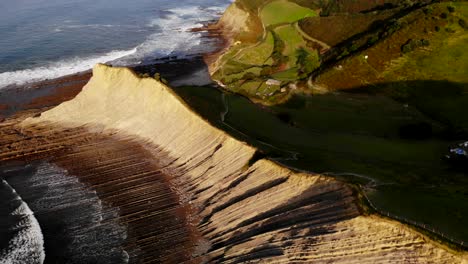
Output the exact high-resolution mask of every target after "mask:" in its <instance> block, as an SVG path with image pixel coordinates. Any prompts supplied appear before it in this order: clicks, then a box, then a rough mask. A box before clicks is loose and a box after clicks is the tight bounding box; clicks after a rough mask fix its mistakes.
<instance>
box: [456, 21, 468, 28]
mask: <svg viewBox="0 0 468 264" xmlns="http://www.w3.org/2000/svg"><path fill="white" fill-rule="evenodd" d="M458 25H460V27H462V28H464V29H467V27H466V21H465V20H464V19H461V18H460V19H459V20H458Z"/></svg>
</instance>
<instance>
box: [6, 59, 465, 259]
mask: <svg viewBox="0 0 468 264" xmlns="http://www.w3.org/2000/svg"><path fill="white" fill-rule="evenodd" d="M28 116H30V118H28V119H26V120H24V121H21V120H23V119H24V117H23V118H16V119H12V118H9V119H7V120H6V121H5V122H3V123H2V124H1V127H0V133H1V135H2V136H1V137H0V139H1V140H0V149H1V154H0V160H1V165H2V166H6V165H11V164H14V165H18V164H24V163H31V162H32V161H34V162H37V161H44V160H47V161H48V162H49V163H51V164H54V165H55V166H58V167H60V168H62V169H64V170H65V171H66V174H67V175H70V177H76V178H77V179H78V180H79V182H81V183H82V184H84V185H85V186H86V188H87V189H88V190H91V191H95V192H96V194H97V196H98V197H99V199H100V200H101V202H102V204H103V205H105V208H109V210H110V209H112V210H114V211H115V212H118V213H116V214H111V215H110V216H109V219H105V221H100V222H98V225H100V226H101V225H102V226H103V228H105V226H107V225H110V224H111V223H113V224H112V225H110V226H112V227H114V226H115V225H116V224H117V226H121V227H123V228H124V229H125V234H126V236H124V237H123V238H124V241H123V242H122V244H117V245H113V247H110V249H109V250H124V251H125V252H127V254H128V261H129V263H157V262H163V263H174V262H178V263H180V262H189V263H192V262H193V263H200V262H229V263H231V262H247V261H255V262H269V261H274V262H284V263H290V262H306V263H310V262H320V263H322V262H330V261H331V262H343V263H375V262H379V263H395V262H417V263H462V261H463V259H464V256H462V255H460V254H459V253H455V252H452V251H450V250H447V249H444V248H443V247H441V246H440V245H437V244H435V243H434V242H432V241H430V240H428V239H427V238H425V237H424V236H422V235H420V234H418V233H416V232H415V231H413V230H412V229H410V228H409V227H406V226H404V225H402V224H400V223H397V222H394V221H389V220H385V219H382V218H380V217H377V216H375V215H366V214H365V213H364V211H363V210H362V208H361V207H360V202H359V199H358V197H357V196H356V193H355V192H354V191H353V188H352V187H351V186H349V185H347V184H345V183H343V182H340V181H337V180H334V179H332V178H329V177H324V176H320V175H309V174H304V173H296V172H294V171H291V170H289V169H285V168H282V167H280V166H278V165H277V164H275V163H273V162H271V161H268V160H264V159H260V160H258V159H256V158H255V152H256V150H255V149H254V148H252V147H250V146H248V145H246V144H245V143H243V142H240V141H237V140H235V139H233V138H232V137H230V136H229V135H227V134H226V133H224V132H223V131H220V130H218V129H216V128H214V127H212V126H211V125H209V123H208V122H206V121H205V120H203V119H202V118H200V117H199V116H198V115H197V114H196V113H194V112H193V111H192V110H191V109H189V108H188V107H187V105H186V104H185V103H184V102H183V101H182V100H181V99H180V98H179V97H178V96H177V95H176V94H175V93H174V92H173V91H172V90H171V89H170V88H168V87H167V86H165V85H163V84H161V83H159V82H157V81H156V80H154V79H152V78H140V77H139V76H138V75H136V74H135V73H134V72H132V71H131V70H129V69H126V68H112V67H108V66H104V65H98V66H96V68H95V69H94V72H93V77H92V78H91V80H90V82H89V83H88V84H87V85H86V86H85V88H84V89H83V90H82V92H81V93H79V94H78V95H77V96H76V97H75V99H73V100H70V101H68V102H65V103H62V104H61V105H60V106H58V107H55V108H53V109H51V110H49V111H46V112H43V113H41V114H39V112H36V113H29V114H28ZM3 177H5V171H4V172H3ZM9 177H12V176H9ZM15 177H18V176H15ZM6 178H7V180H8V177H6ZM20 195H21V193H20ZM76 199H82V198H80V197H77V198H76ZM33 210H34V209H33ZM81 217H86V216H85V215H83V216H81ZM39 223H40V224H41V220H40V218H39ZM44 224H45V223H42V225H44ZM66 230H67V229H66V228H65V227H63V229H62V230H60V229H58V230H55V232H56V233H60V232H64V233H65V234H64V235H66V234H67V233H66V232H65V231H66ZM87 232H91V229H88V230H86V229H84V230H82V231H81V232H80V234H81V235H83V234H86V233H87ZM45 233H46V234H45V235H44V237H45V245H46V250H45V252H46V260H45V262H46V263H51V262H53V261H54V260H57V259H59V258H58V257H63V256H57V255H54V254H53V253H51V252H53V250H52V249H49V250H48V248H47V245H48V243H49V245H50V243H52V241H49V242H48V238H49V239H52V240H53V237H51V236H50V235H49V236H48V234H47V232H45ZM83 246H84V245H83ZM51 250H52V251H51ZM48 252H49V254H48ZM95 254H96V259H99V257H102V256H104V255H105V254H107V253H106V252H97V253H95ZM67 257H68V258H70V259H72V258H79V257H80V256H79V254H78V255H75V256H67ZM54 258H55V259H54ZM123 260H125V258H123ZM104 263H105V262H104Z"/></svg>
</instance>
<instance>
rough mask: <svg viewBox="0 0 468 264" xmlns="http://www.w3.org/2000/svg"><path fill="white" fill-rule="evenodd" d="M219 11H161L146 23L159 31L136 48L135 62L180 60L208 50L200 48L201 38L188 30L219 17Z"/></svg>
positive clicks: (204, 46)
mask: <svg viewBox="0 0 468 264" xmlns="http://www.w3.org/2000/svg"><path fill="white" fill-rule="evenodd" d="M222 10H223V7H210V8H201V7H199V6H189V7H181V8H172V9H167V10H164V12H165V15H163V16H161V17H158V18H155V19H153V20H151V21H150V22H149V23H148V26H149V27H156V28H159V29H160V31H159V32H158V33H154V34H152V35H150V36H149V37H148V38H147V39H146V41H145V42H143V43H142V44H140V45H139V46H138V47H137V52H136V53H135V54H134V57H135V58H138V59H142V58H145V57H148V56H150V57H158V56H160V57H164V56H169V55H171V56H179V57H180V56H184V55H194V54H198V53H201V52H205V51H207V49H209V48H210V47H207V46H206V45H202V36H203V35H202V34H201V33H199V32H191V31H190V30H191V29H192V28H197V27H201V26H203V24H202V23H203V22H206V21H209V20H213V19H216V18H218V17H219V16H220V13H221V12H222Z"/></svg>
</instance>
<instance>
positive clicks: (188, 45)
mask: <svg viewBox="0 0 468 264" xmlns="http://www.w3.org/2000/svg"><path fill="white" fill-rule="evenodd" d="M231 2H232V1H231V0H192V1H186V0H178V1H173V0H136V1H125V0H17V1H0V88H2V87H7V86H12V85H23V84H26V83H30V82H35V81H40V80H45V79H53V78H58V77H61V76H65V75H69V74H73V73H77V72H82V71H86V70H88V69H91V68H92V66H93V65H94V64H96V63H110V64H113V65H120V66H122V65H138V64H145V63H149V62H151V61H152V60H154V59H157V58H162V57H167V56H171V57H172V56H177V57H187V56H191V55H195V54H198V53H200V52H206V51H210V50H211V49H213V48H214V45H213V44H212V43H209V42H207V41H206V40H203V39H202V36H203V33H201V32H190V29H191V28H194V27H200V26H202V25H203V23H206V22H208V21H212V20H216V19H218V18H219V17H220V16H221V14H222V12H223V11H224V10H225V8H226V7H227V6H228V5H229V4H230V3H231Z"/></svg>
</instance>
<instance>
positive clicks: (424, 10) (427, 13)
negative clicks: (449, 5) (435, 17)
mask: <svg viewBox="0 0 468 264" xmlns="http://www.w3.org/2000/svg"><path fill="white" fill-rule="evenodd" d="M433 11H434V10H433V9H432V8H430V7H426V8H424V9H423V12H424V14H426V15H431V14H432V12H433Z"/></svg>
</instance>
